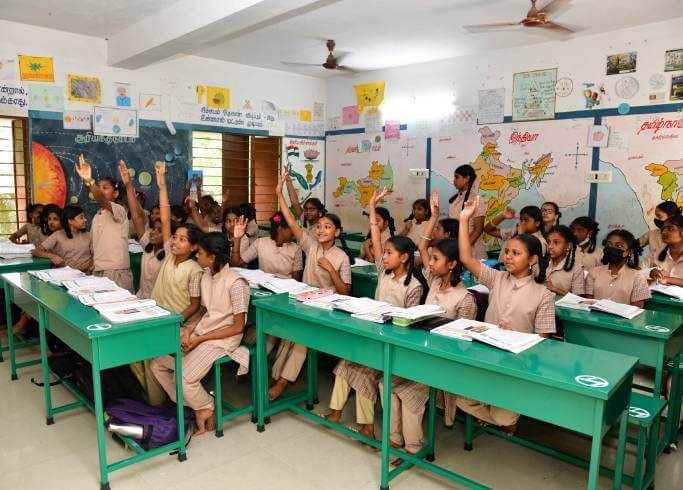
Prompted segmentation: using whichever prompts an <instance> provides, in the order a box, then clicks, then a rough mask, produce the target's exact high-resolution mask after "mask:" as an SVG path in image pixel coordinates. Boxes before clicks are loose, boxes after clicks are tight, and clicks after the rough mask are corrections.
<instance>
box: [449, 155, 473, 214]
mask: <svg viewBox="0 0 683 490" xmlns="http://www.w3.org/2000/svg"><path fill="white" fill-rule="evenodd" d="M455 173H456V174H458V175H459V176H461V177H469V179H470V180H469V182H468V183H467V192H465V199H464V200H463V202H462V207H463V209H464V208H465V203H466V202H467V201H468V200H469V199H470V193H471V192H472V187H473V186H474V181H475V180H477V172H475V171H474V167H472V165H460V166H459V167H458V168H456V169H455ZM457 197H458V194H457V193H456V194H454V195H453V196H451V198H450V199H449V200H448V203H449V204H453V201H455V200H456V199H457Z"/></svg>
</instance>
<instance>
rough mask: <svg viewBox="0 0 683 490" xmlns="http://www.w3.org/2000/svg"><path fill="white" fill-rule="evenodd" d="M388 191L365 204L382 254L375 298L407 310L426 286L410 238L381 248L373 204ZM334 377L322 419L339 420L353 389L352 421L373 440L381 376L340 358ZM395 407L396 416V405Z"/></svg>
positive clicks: (395, 239) (391, 241)
mask: <svg viewBox="0 0 683 490" xmlns="http://www.w3.org/2000/svg"><path fill="white" fill-rule="evenodd" d="M388 192H389V191H388V190H387V189H386V188H385V189H384V190H383V191H382V192H381V193H380V194H375V195H373V196H372V198H371V199H370V204H369V208H370V235H371V240H372V246H373V249H374V250H383V253H382V254H379V253H376V254H375V265H376V266H377V289H376V290H375V299H376V300H378V301H384V302H387V303H389V304H391V305H393V306H398V307H401V308H409V307H411V306H417V305H419V304H420V303H421V301H423V300H424V297H423V296H425V295H426V293H427V283H426V281H425V280H424V277H423V276H422V273H421V272H420V271H419V269H416V267H415V244H414V243H413V241H412V240H411V239H410V238H408V237H403V236H394V237H391V238H389V239H388V240H387V241H386V243H385V244H384V247H382V244H381V238H380V230H379V219H378V215H377V203H378V202H379V201H380V200H381V199H383V198H384V197H385V196H386V195H387V194H388ZM334 374H335V378H334V387H333V389H332V396H331V398H330V409H331V410H332V411H331V413H329V414H327V415H325V417H326V418H327V419H328V420H330V421H332V422H335V423H338V422H339V421H340V420H341V417H342V411H343V409H344V405H346V402H347V401H348V398H349V394H350V393H351V389H354V390H355V391H356V422H357V423H358V425H359V426H360V433H361V434H363V435H365V436H367V437H369V438H371V439H374V437H375V403H376V402H377V391H378V390H377V383H378V381H379V379H380V377H381V374H382V373H381V372H380V371H378V370H376V369H373V368H370V367H367V366H363V365H361V364H357V363H355V362H350V361H346V360H344V359H342V360H341V361H339V363H337V366H336V367H335V368H334ZM398 406H399V409H398V410H399V413H400V403H399V404H398ZM399 427H400V422H399ZM399 433H400V430H399ZM399 440H400V439H399Z"/></svg>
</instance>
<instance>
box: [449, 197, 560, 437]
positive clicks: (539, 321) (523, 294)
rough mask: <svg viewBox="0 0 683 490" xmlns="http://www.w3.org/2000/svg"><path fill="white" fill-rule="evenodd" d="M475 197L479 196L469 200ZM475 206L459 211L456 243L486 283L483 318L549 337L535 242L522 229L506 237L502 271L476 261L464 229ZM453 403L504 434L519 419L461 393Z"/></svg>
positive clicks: (551, 322) (548, 301)
mask: <svg viewBox="0 0 683 490" xmlns="http://www.w3.org/2000/svg"><path fill="white" fill-rule="evenodd" d="M478 199H480V197H479V196H477V197H476V199H475V201H476V200H478ZM477 206H478V203H477V202H469V203H467V204H465V208H464V209H463V210H462V212H461V213H460V225H461V226H460V230H459V233H460V239H459V240H458V246H459V249H460V260H461V261H462V264H463V265H464V266H465V268H466V269H467V270H469V271H470V272H471V273H472V274H473V275H474V276H475V277H476V278H477V280H478V282H479V283H481V284H483V285H484V286H486V287H488V288H489V306H488V309H487V310H486V315H485V317H484V320H485V321H486V322H489V323H493V324H496V325H498V326H500V327H501V328H508V329H511V330H516V331H519V332H526V333H537V334H539V335H541V336H543V337H550V336H551V335H552V334H554V333H555V295H554V294H553V293H552V292H550V291H549V290H548V288H546V287H545V285H544V281H545V265H544V261H543V260H542V251H541V242H540V241H539V240H538V238H536V237H535V236H532V235H529V234H526V233H522V234H520V235H517V236H515V237H514V238H511V239H510V240H508V241H507V242H506V243H505V248H504V250H503V252H504V264H505V269H506V270H505V272H503V271H497V270H494V269H492V268H490V267H488V266H486V265H485V264H482V263H481V262H479V261H478V260H477V259H476V258H475V257H473V256H472V252H471V247H470V244H469V242H468V240H467V238H468V237H467V231H466V230H467V222H468V221H469V219H470V217H471V216H472V215H473V214H474V212H475V210H476V208H477ZM537 209H538V208H537ZM457 406H458V408H460V409H461V410H464V411H465V412H467V413H469V414H471V415H473V416H475V417H477V419H479V420H480V421H482V422H483V423H488V424H495V425H498V426H500V427H501V429H502V430H504V431H506V432H508V433H510V434H512V433H514V431H515V429H516V425H517V420H518V419H519V414H517V413H514V412H511V411H509V410H505V409H502V408H498V407H493V406H491V405H486V404H484V403H480V402H477V401H474V400H471V399H468V398H464V397H458V399H457Z"/></svg>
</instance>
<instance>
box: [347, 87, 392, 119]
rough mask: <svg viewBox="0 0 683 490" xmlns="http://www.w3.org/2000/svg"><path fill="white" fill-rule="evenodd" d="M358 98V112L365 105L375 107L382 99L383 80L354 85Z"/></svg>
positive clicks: (361, 110) (360, 111)
mask: <svg viewBox="0 0 683 490" xmlns="http://www.w3.org/2000/svg"><path fill="white" fill-rule="evenodd" d="M353 88H354V89H355V90H356V99H357V100H358V113H359V114H360V113H362V112H363V109H364V108H366V107H377V106H379V105H380V104H381V103H382V102H383V101H384V82H370V83H362V84H360V85H354V86H353Z"/></svg>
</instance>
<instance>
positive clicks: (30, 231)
mask: <svg viewBox="0 0 683 490" xmlns="http://www.w3.org/2000/svg"><path fill="white" fill-rule="evenodd" d="M17 235H19V236H23V235H26V238H27V239H28V243H31V244H33V245H35V246H36V247H37V246H38V245H40V244H41V243H43V242H44V241H45V239H46V238H47V235H46V234H44V233H43V230H41V229H40V226H38V225H34V224H33V223H26V224H25V225H24V226H22V227H21V228H19V229H18V230H17Z"/></svg>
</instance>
